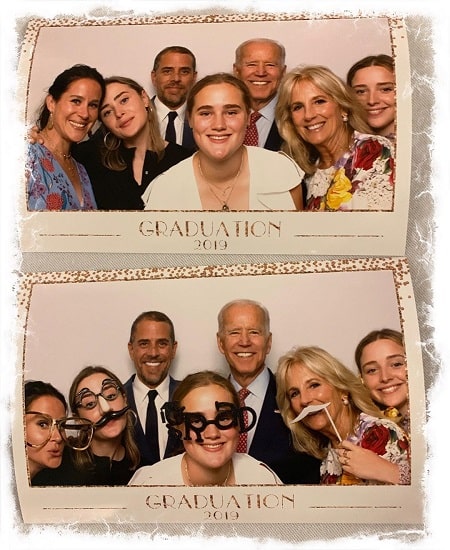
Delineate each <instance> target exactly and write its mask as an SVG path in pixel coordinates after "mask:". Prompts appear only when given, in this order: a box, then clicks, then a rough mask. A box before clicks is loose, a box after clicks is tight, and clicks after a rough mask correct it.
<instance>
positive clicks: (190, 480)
mask: <svg viewBox="0 0 450 550" xmlns="http://www.w3.org/2000/svg"><path fill="white" fill-rule="evenodd" d="M183 460H184V471H185V473H186V478H187V480H188V484H189V487H198V485H195V484H194V483H192V479H191V477H190V475H189V469H188V462H187V458H186V455H184V457H183ZM230 473H231V460H230V464H229V466H228V472H227V477H226V478H225V480H224V482H223V483H214V484H212V485H211V484H210V485H208V486H215V487H225V486H226V484H227V482H228V478H229V477H230Z"/></svg>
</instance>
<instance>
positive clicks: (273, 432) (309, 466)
mask: <svg viewBox="0 0 450 550" xmlns="http://www.w3.org/2000/svg"><path fill="white" fill-rule="evenodd" d="M276 394H277V388H276V383H275V376H274V375H273V373H272V371H271V370H270V369H269V385H268V386H267V390H266V395H265V397H264V401H263V406H262V409H261V413H260V415H259V418H258V422H257V424H256V431H255V434H254V436H253V439H252V444H251V445H250V449H249V450H248V454H249V455H251V456H253V457H254V458H256V459H258V460H261V461H262V462H265V463H266V464H267V465H268V466H270V467H271V468H272V469H273V471H274V472H275V473H276V474H277V475H278V477H279V478H280V479H281V481H283V483H295V484H301V483H304V484H315V483H319V480H320V475H319V467H320V460H317V459H316V458H314V457H311V456H308V455H306V454H304V453H297V452H296V451H294V448H293V446H292V438H291V431H290V430H289V428H287V426H286V424H285V423H284V421H283V418H282V417H281V414H280V413H279V412H275V411H277V410H278V405H277V401H276Z"/></svg>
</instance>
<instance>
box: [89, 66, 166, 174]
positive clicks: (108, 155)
mask: <svg viewBox="0 0 450 550" xmlns="http://www.w3.org/2000/svg"><path fill="white" fill-rule="evenodd" d="M114 83H117V84H123V85H124V86H128V87H129V88H131V89H132V90H134V91H135V92H136V93H137V94H138V95H139V96H140V97H144V95H147V92H146V91H145V90H144V88H143V87H142V86H141V85H140V84H138V83H137V82H136V81H135V80H133V79H131V78H127V77H125V76H110V77H109V78H105V86H106V88H107V87H108V84H114ZM146 110H147V119H148V128H149V130H148V135H149V148H150V151H154V152H155V153H156V155H157V157H158V160H161V159H162V158H163V156H164V151H165V149H166V144H165V141H164V140H163V138H162V136H161V133H160V130H159V122H158V119H157V117H156V113H155V109H154V107H153V106H152V102H151V100H150V99H149V105H148V107H146ZM99 119H100V120H101V106H100V114H99ZM101 129H102V132H103V142H102V144H101V148H100V154H101V159H102V163H103V164H104V166H106V168H109V169H110V170H117V171H121V170H125V168H126V167H127V164H126V162H125V161H124V159H123V158H122V155H121V153H120V146H121V145H122V140H121V139H120V138H118V137H117V136H116V135H114V134H113V133H112V132H110V131H109V130H108V129H107V128H106V126H105V125H104V124H103V122H102V126H101Z"/></svg>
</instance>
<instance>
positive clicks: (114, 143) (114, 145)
mask: <svg viewBox="0 0 450 550" xmlns="http://www.w3.org/2000/svg"><path fill="white" fill-rule="evenodd" d="M108 136H111V139H110V142H111V143H110V144H109V145H108ZM103 143H104V145H105V147H106V149H107V150H108V151H109V152H112V151H116V150H117V149H118V148H119V147H120V141H119V140H118V139H117V137H116V136H115V135H114V134H112V133H111V132H106V134H105V135H104V136H103Z"/></svg>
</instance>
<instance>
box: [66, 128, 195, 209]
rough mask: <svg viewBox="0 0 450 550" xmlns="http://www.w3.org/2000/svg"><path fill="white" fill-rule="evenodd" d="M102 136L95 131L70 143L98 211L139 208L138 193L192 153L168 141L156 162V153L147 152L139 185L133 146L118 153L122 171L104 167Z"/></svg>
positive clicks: (140, 207)
mask: <svg viewBox="0 0 450 550" xmlns="http://www.w3.org/2000/svg"><path fill="white" fill-rule="evenodd" d="M101 139H103V137H102V135H101V133H100V132H96V133H95V134H94V136H92V137H91V138H90V139H88V140H87V141H83V142H81V143H78V144H76V145H74V146H73V148H72V153H73V156H74V157H75V159H76V160H77V161H78V162H80V163H81V164H83V166H84V167H85V168H86V170H87V173H88V175H89V178H90V180H91V184H92V188H93V190H94V195H95V200H96V202H97V208H98V210H142V209H143V208H144V203H143V202H142V199H141V196H142V194H143V193H144V191H145V190H146V188H147V187H148V184H149V183H150V182H151V181H152V180H153V179H154V178H156V176H159V174H162V173H163V172H165V171H166V170H168V169H169V168H171V167H172V166H174V165H175V164H177V163H178V162H180V161H182V160H184V159H185V158H188V157H189V156H191V154H192V152H191V151H188V150H187V149H185V148H184V147H181V146H180V145H177V144H175V143H169V144H168V145H167V147H166V149H165V152H164V156H163V158H162V159H161V160H160V161H158V157H157V156H156V153H155V152H153V151H147V154H146V155H145V161H144V167H143V170H142V183H141V185H139V184H138V183H137V182H136V180H135V179H134V175H133V158H134V152H135V150H136V149H135V148H129V149H128V148H126V147H124V146H123V145H121V147H120V153H121V155H122V158H123V160H124V161H125V163H126V165H127V167H126V168H125V169H124V170H120V171H119V170H110V169H109V168H106V167H105V166H103V164H102V162H101V156H100V150H99V149H100V143H99V141H100V140H101Z"/></svg>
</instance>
